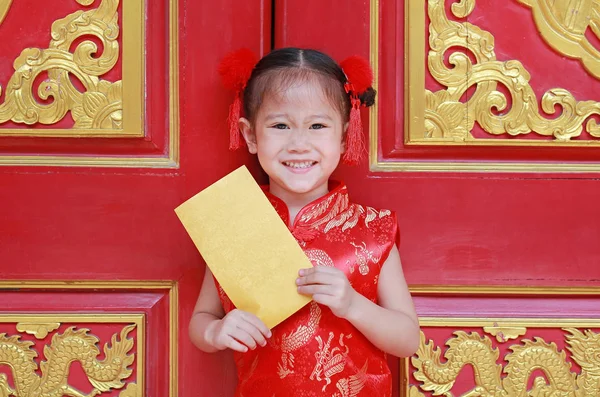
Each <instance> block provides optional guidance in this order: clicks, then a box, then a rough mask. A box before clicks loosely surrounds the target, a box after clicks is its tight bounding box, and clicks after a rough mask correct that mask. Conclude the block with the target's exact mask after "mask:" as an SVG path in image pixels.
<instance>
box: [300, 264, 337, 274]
mask: <svg viewBox="0 0 600 397" xmlns="http://www.w3.org/2000/svg"><path fill="white" fill-rule="evenodd" d="M341 272H342V271H341V270H340V269H338V268H336V267H329V266H314V267H309V268H307V269H300V271H299V272H298V274H299V275H300V276H308V275H309V274H313V273H329V274H339V273H341Z"/></svg>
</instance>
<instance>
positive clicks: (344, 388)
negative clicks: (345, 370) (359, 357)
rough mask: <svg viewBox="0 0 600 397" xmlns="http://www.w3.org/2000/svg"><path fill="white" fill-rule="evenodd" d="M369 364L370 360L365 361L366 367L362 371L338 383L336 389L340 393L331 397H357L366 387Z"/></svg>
mask: <svg viewBox="0 0 600 397" xmlns="http://www.w3.org/2000/svg"><path fill="white" fill-rule="evenodd" d="M368 364H369V360H367V361H365V365H363V367H362V368H361V370H360V371H359V372H358V373H357V374H356V375H352V376H350V377H349V378H343V379H340V380H338V381H337V383H336V385H335V386H336V387H337V389H338V390H339V391H340V392H339V393H338V392H336V393H335V394H334V395H333V396H331V397H356V396H358V393H360V391H361V390H362V389H363V387H365V382H366V381H367V368H368V366H369V365H368Z"/></svg>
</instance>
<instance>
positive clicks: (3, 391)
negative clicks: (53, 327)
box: [0, 324, 138, 397]
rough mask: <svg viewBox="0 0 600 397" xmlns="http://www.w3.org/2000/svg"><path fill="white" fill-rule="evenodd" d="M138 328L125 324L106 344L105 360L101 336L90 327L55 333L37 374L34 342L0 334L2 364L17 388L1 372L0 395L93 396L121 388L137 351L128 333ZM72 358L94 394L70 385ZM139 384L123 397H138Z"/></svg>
mask: <svg viewBox="0 0 600 397" xmlns="http://www.w3.org/2000/svg"><path fill="white" fill-rule="evenodd" d="M135 328H136V325H135V324H132V325H128V326H125V327H124V328H123V329H122V331H121V332H120V335H117V334H114V335H113V336H112V338H111V342H110V343H107V344H105V345H104V359H103V360H98V358H97V357H98V356H99V355H100V350H99V349H98V347H97V346H96V344H97V343H98V342H99V340H98V338H96V337H95V336H93V335H90V334H89V330H88V329H75V327H70V328H68V329H67V330H66V331H65V332H63V333H56V334H54V335H53V337H52V342H51V344H50V345H47V346H45V347H44V357H45V361H42V362H41V364H40V366H39V369H40V372H41V376H40V375H38V374H37V372H36V371H37V370H38V364H37V363H36V360H35V359H36V357H37V356H38V354H37V352H36V351H35V350H33V348H32V346H33V343H32V342H29V341H21V340H20V336H19V335H13V336H8V335H6V334H0V364H7V365H8V366H9V368H11V369H12V375H13V379H14V389H13V388H12V387H11V386H10V385H9V383H8V380H7V376H6V375H5V374H1V373H0V397H9V396H14V397H58V396H63V395H64V396H71V397H92V396H97V395H101V394H103V393H105V392H109V391H110V390H113V389H121V388H123V387H124V386H125V384H126V383H125V382H124V380H126V379H127V378H128V377H129V376H130V375H131V373H132V369H131V368H130V366H131V365H132V364H133V362H134V360H135V354H134V353H130V351H131V350H132V349H133V346H134V340H133V339H130V338H128V337H127V336H128V334H129V333H130V332H131V331H133V330H134V329H135ZM73 361H79V362H80V363H81V366H82V367H83V370H84V372H85V374H86V375H87V377H88V380H89V381H90V383H91V384H92V386H93V387H94V389H93V390H92V392H91V393H89V394H84V393H81V392H80V391H78V390H76V389H75V388H73V387H72V386H70V385H69V384H68V377H69V367H70V365H71V363H72V362H73ZM137 390H138V389H137V386H133V387H132V388H130V387H128V388H127V389H126V390H125V391H124V392H123V393H122V395H123V396H137V394H136V391H137Z"/></svg>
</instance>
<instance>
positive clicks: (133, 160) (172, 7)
mask: <svg viewBox="0 0 600 397" xmlns="http://www.w3.org/2000/svg"><path fill="white" fill-rule="evenodd" d="M144 4H145V3H144ZM123 6H125V5H123ZM169 24H170V26H169V27H170V31H169V144H168V150H169V153H168V156H165V157H160V156H149V157H135V156H131V157H127V156H114V157H111V156H86V155H84V154H82V155H81V156H56V155H48V156H46V155H21V156H19V155H15V156H10V155H9V156H0V166H50V167H116V168H170V169H173V168H179V157H180V152H179V141H180V131H179V4H178V0H169ZM144 42H145V41H144ZM125 44H126V43H124V45H125ZM141 56H143V54H141ZM139 61H140V62H142V64H145V61H144V59H141V60H139ZM143 90H144V84H143V83H142V86H141V93H142V94H143ZM142 98H143V95H142ZM142 107H143V108H144V107H145V106H142ZM144 114H145V112H144ZM142 123H143V122H142Z"/></svg>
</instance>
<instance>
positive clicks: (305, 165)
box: [283, 161, 314, 168]
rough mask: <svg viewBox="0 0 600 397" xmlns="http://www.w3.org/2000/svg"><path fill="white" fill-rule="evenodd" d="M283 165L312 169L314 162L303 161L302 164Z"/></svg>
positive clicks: (285, 162)
mask: <svg viewBox="0 0 600 397" xmlns="http://www.w3.org/2000/svg"><path fill="white" fill-rule="evenodd" d="M283 164H285V165H286V166H288V167H291V168H308V167H312V165H313V164H314V161H302V162H295V161H294V162H291V161H284V162H283Z"/></svg>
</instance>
